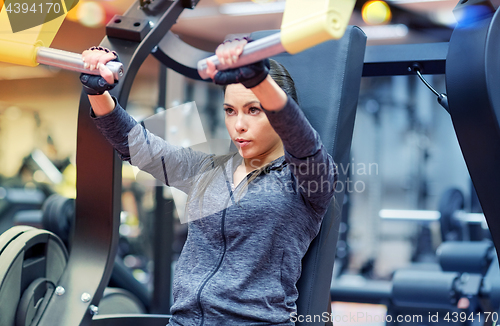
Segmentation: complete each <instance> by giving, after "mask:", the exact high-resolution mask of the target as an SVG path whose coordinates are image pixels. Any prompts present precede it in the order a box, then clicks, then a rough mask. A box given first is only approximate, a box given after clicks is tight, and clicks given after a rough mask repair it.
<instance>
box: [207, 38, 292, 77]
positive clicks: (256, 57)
mask: <svg viewBox="0 0 500 326" xmlns="http://www.w3.org/2000/svg"><path fill="white" fill-rule="evenodd" d="M283 52H285V48H284V47H283V45H282V44H281V33H276V34H273V35H269V36H267V37H264V38H261V39H259V40H257V41H254V42H251V43H248V44H246V45H245V46H244V47H243V52H242V53H241V55H240V58H239V59H238V62H237V63H236V64H232V65H228V64H221V63H220V62H219V59H218V58H217V56H216V55H213V56H211V57H209V58H206V59H204V60H200V61H199V62H198V73H199V74H200V76H201V78H202V79H208V78H209V76H208V75H207V74H206V72H205V70H206V69H207V60H210V61H212V62H213V63H214V64H215V67H216V68H217V69H218V70H226V69H230V68H238V67H241V66H244V65H247V64H249V63H253V62H257V61H260V60H262V59H265V58H269V57H272V56H274V55H277V54H280V53H283Z"/></svg>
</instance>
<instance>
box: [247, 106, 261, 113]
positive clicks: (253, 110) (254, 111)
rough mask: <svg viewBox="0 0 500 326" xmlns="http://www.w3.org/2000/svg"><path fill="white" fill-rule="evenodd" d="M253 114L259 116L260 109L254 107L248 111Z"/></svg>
mask: <svg viewBox="0 0 500 326" xmlns="http://www.w3.org/2000/svg"><path fill="white" fill-rule="evenodd" d="M248 111H249V112H250V113H251V114H257V113H259V112H260V109H259V108H257V107H255V106H252V107H251V108H250V109H249V110H248Z"/></svg>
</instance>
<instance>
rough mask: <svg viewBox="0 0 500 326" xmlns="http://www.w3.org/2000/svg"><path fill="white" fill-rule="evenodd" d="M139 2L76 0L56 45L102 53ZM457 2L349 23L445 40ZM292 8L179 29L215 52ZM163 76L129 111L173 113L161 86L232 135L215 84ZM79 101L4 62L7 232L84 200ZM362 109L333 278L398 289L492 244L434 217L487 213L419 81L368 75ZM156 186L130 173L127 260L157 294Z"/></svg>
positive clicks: (68, 78) (54, 77)
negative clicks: (448, 249)
mask: <svg viewBox="0 0 500 326" xmlns="http://www.w3.org/2000/svg"><path fill="white" fill-rule="evenodd" d="M132 3H133V1H131V0H102V1H89V0H80V2H79V4H78V6H77V7H76V8H75V9H74V10H72V11H71V12H70V14H69V15H68V17H67V19H66V21H65V22H64V23H63V26H62V27H61V29H60V30H59V33H58V34H57V36H56V38H55V40H54V42H53V44H52V46H51V47H53V48H58V49H63V50H67V51H72V52H81V51H83V50H84V49H87V48H89V47H91V46H93V45H98V44H99V43H100V41H101V40H102V38H103V37H104V35H105V25H106V23H107V22H108V21H109V20H110V19H111V18H112V17H113V15H114V14H122V13H123V12H124V11H125V10H126V9H127V8H128V7H129V6H131V5H132ZM457 3H458V1H457V0H393V1H390V0H387V1H386V2H382V1H370V2H368V1H361V0H360V1H357V4H356V10H355V12H354V14H353V16H352V19H351V22H350V24H352V25H357V26H360V27H361V28H362V29H363V31H365V33H366V34H367V37H368V46H372V45H380V44H401V43H432V42H447V41H448V40H449V38H450V36H451V33H452V30H453V28H454V26H455V23H456V21H455V18H454V16H453V12H452V10H453V8H454V7H455V6H456V5H457ZM283 9H284V1H279V0H277V1H272V0H271V1H265V0H264V1H262V0H261V1H257V0H255V1H253V2H251V1H234V0H201V1H200V2H199V4H198V5H197V7H196V8H195V9H194V10H185V11H184V13H183V14H182V15H181V16H180V18H179V20H178V22H177V24H176V25H174V27H173V29H172V30H173V32H174V33H176V34H177V35H178V36H179V37H180V38H182V39H183V40H185V41H186V42H188V43H190V44H191V45H193V46H196V47H198V48H201V49H203V50H207V51H214V50H215V47H216V46H217V45H218V44H219V43H220V42H221V41H223V40H224V38H225V37H226V36H227V35H228V34H245V33H250V32H253V31H256V30H264V29H279V27H280V24H281V19H282V13H283ZM304 64H307V63H304ZM159 71H160V66H159V63H158V62H157V61H156V60H155V59H154V58H153V57H149V58H148V59H147V60H146V62H145V64H144V65H143V66H142V67H141V69H140V71H139V73H138V75H137V77H136V79H135V81H134V85H133V87H132V90H131V93H130V97H129V104H128V111H129V112H130V113H131V114H132V115H133V116H134V117H135V118H136V119H137V120H143V119H146V118H148V117H151V116H153V115H154V114H156V113H158V112H162V111H163V110H164V109H165V108H159V107H158V104H157V103H158V96H159V93H160V87H164V89H163V90H161V91H165V90H166V94H167V105H166V109H168V108H172V107H176V106H178V105H180V104H182V103H186V102H190V101H195V103H196V107H197V110H198V112H199V116H200V118H201V123H202V125H203V130H204V132H205V134H206V136H207V138H211V139H229V136H228V135H227V132H226V130H225V126H224V122H223V114H222V113H223V111H222V105H221V104H222V92H221V90H220V89H219V88H218V87H216V86H214V85H212V84H210V83H206V82H199V81H193V80H189V79H187V78H185V77H183V76H181V75H179V74H177V73H175V72H173V71H171V70H167V74H166V76H163V75H161V76H160V73H159ZM426 78H427V79H428V81H429V82H430V83H431V84H432V85H433V86H434V88H436V89H437V90H438V91H440V92H445V91H446V89H445V84H444V76H426ZM161 79H162V80H161ZM165 85H166V86H165ZM80 92H81V86H80V83H79V80H78V74H77V73H73V72H68V71H64V70H58V69H55V68H50V67H47V66H39V67H36V68H29V67H22V66H14V65H9V64H4V63H0V232H3V231H5V230H6V229H7V228H9V227H10V226H12V225H14V224H18V223H36V221H37V219H38V220H40V219H41V218H42V215H43V214H50V213H47V212H44V211H42V206H44V202H45V206H44V208H45V210H46V209H47V207H48V206H55V204H54V205H48V204H47V198H49V196H51V195H53V194H59V195H61V196H65V197H67V198H74V197H75V196H76V193H75V175H76V174H75V165H74V162H75V155H76V153H75V151H76V126H77V110H78V103H79V98H80ZM358 105H359V106H358V111H357V116H356V123H355V130H354V138H353V144H352V152H351V156H352V158H351V162H350V164H349V165H348V166H343V167H340V168H341V169H344V170H347V169H349V170H350V171H351V172H350V176H351V177H350V182H349V183H346V184H345V185H343V186H345V187H347V194H348V196H347V199H346V202H345V203H344V205H345V206H344V208H345V210H344V213H345V214H344V216H343V219H344V220H343V222H342V223H341V227H340V230H339V231H340V239H339V244H338V246H337V248H338V250H337V261H338V263H336V266H335V274H334V276H335V277H336V278H337V279H338V280H343V282H347V283H349V282H351V283H353V282H354V283H355V282H359V280H360V279H371V280H390V279H391V277H392V275H393V273H394V271H395V270H396V269H400V268H406V267H408V266H410V265H418V264H420V265H422V266H424V265H426V264H434V263H436V256H435V250H436V248H437V247H438V246H439V245H440V244H441V243H442V242H443V241H444V240H445V238H448V240H453V239H454V240H464V241H465V240H481V239H485V238H488V231H487V229H486V227H485V224H484V223H483V222H481V220H480V217H479V218H478V219H476V220H474V221H468V222H467V221H464V220H461V221H451V223H448V224H446V225H444V224H443V221H440V219H439V218H436V214H435V213H436V211H440V210H441V214H443V210H446V209H448V210H450V209H451V210H453V211H454V210H464V211H466V212H472V213H480V212H481V208H480V206H479V205H478V203H477V200H476V199H475V194H474V189H473V188H472V185H471V182H470V177H469V175H468V172H467V169H466V166H465V163H464V160H463V158H462V154H461V152H460V148H459V145H458V142H457V139H456V136H455V132H454V129H453V127H452V124H451V119H450V117H449V114H448V113H447V112H446V111H445V110H444V109H443V108H442V107H441V106H439V104H438V103H437V101H436V98H435V96H434V95H433V94H432V92H431V91H430V90H429V89H427V87H426V86H425V85H424V84H423V83H422V82H421V81H420V80H419V79H418V78H417V77H416V76H415V77H412V76H410V77H406V76H402V77H370V78H363V79H362V84H361V92H360V95H359V104H358ZM183 119H184V120H181V121H180V122H178V123H177V124H176V125H175V126H173V125H171V126H170V127H171V128H170V129H169V130H170V132H171V133H174V134H176V136H175V137H176V138H177V139H180V141H181V142H182V140H183V137H184V138H185V139H186V141H187V142H188V143H189V129H188V127H187V126H188V125H189V123H190V119H191V116H190V115H186V116H185V117H183ZM167 123H168V124H169V125H170V124H171V123H170V122H167ZM172 127H173V128H174V130H172ZM98 168H99V167H98V166H96V169H98ZM155 189H156V185H155V183H154V182H151V180H149V179H148V178H147V177H145V176H141V174H137V171H136V170H134V169H132V168H131V167H130V166H129V165H127V164H124V167H123V196H122V198H123V203H122V207H123V213H122V222H123V225H122V227H121V228H120V233H121V236H122V240H123V241H122V243H121V246H120V252H119V255H121V257H122V258H123V262H124V265H125V266H126V267H127V268H128V269H129V270H130V271H131V273H132V275H133V276H134V277H135V279H136V280H137V281H138V282H139V283H141V284H144V286H145V287H146V288H147V289H148V290H149V291H150V290H151V284H152V279H151V275H152V269H153V268H154V266H153V263H152V246H153V244H152V242H151V236H150V234H151V232H152V219H153V218H152V217H153V215H154V209H155V206H156V204H155V201H156V198H157V197H155ZM450 189H452V190H450ZM460 193H461V194H462V195H463V200H461V199H460ZM450 194H452V195H453V196H454V197H453V196H452V197H453V198H452V199H450V196H451V195H450ZM457 194H458V195H457ZM174 195H175V193H174ZM174 195H173V194H172V192H171V191H170V190H167V189H166V190H165V191H164V192H163V196H164V198H165V199H167V200H168V199H169V198H172V196H174ZM447 196H448V197H447ZM457 196H458V197H457ZM456 198H459V199H458V201H457V199H456ZM176 204H177V206H178V209H173V212H172V213H173V214H174V217H175V218H176V220H177V221H178V220H179V218H182V216H180V215H182V214H183V212H182V207H181V206H182V199H181V198H176ZM416 210H419V211H433V212H434V213H433V212H421V213H420V215H419V216H417V217H415V216H414V214H413V215H412V212H411V211H416ZM56 211H57V210H56V209H55V208H54V209H52V212H51V214H66V215H68V217H69V216H71V214H72V212H71V201H69V202H68V204H67V207H66V209H65V210H62V209H60V210H59V211H57V213H54V212H56ZM426 214H427V215H426ZM432 214H434V215H432ZM428 216H430V217H428ZM478 216H480V215H478ZM421 217H422V218H421ZM427 217H428V218H427ZM54 218H55V217H54ZM64 227H66V226H64ZM185 232H186V225H185V224H181V223H179V222H177V223H176V228H175V242H174V246H173V251H174V253H176V252H177V253H178V252H179V251H180V249H181V248H182V241H183V238H184V236H185Z"/></svg>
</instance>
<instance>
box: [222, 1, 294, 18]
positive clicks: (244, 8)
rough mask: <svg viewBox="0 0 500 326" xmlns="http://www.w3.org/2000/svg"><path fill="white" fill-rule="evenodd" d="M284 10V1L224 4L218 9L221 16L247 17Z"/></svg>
mask: <svg viewBox="0 0 500 326" xmlns="http://www.w3.org/2000/svg"><path fill="white" fill-rule="evenodd" d="M284 10H285V1H278V2H269V3H255V2H235V3H226V4H223V5H221V6H220V7H219V12H220V13H221V14H222V15H231V16H249V15H262V14H275V13H282V12H283V11H284Z"/></svg>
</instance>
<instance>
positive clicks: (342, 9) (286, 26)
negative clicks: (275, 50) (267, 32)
mask: <svg viewBox="0 0 500 326" xmlns="http://www.w3.org/2000/svg"><path fill="white" fill-rule="evenodd" d="M355 3H356V0H287V1H286V5H285V12H284V13H283V21H282V24H281V44H282V45H283V47H284V48H285V50H286V51H287V52H288V53H290V54H295V53H298V52H301V51H303V50H306V49H308V48H311V47H313V46H315V45H317V44H320V43H322V42H325V41H328V40H331V39H339V38H341V37H342V36H343V35H344V32H345V29H346V27H347V25H348V23H349V19H350V18H351V15H352V11H353V10H354V4H355Z"/></svg>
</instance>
